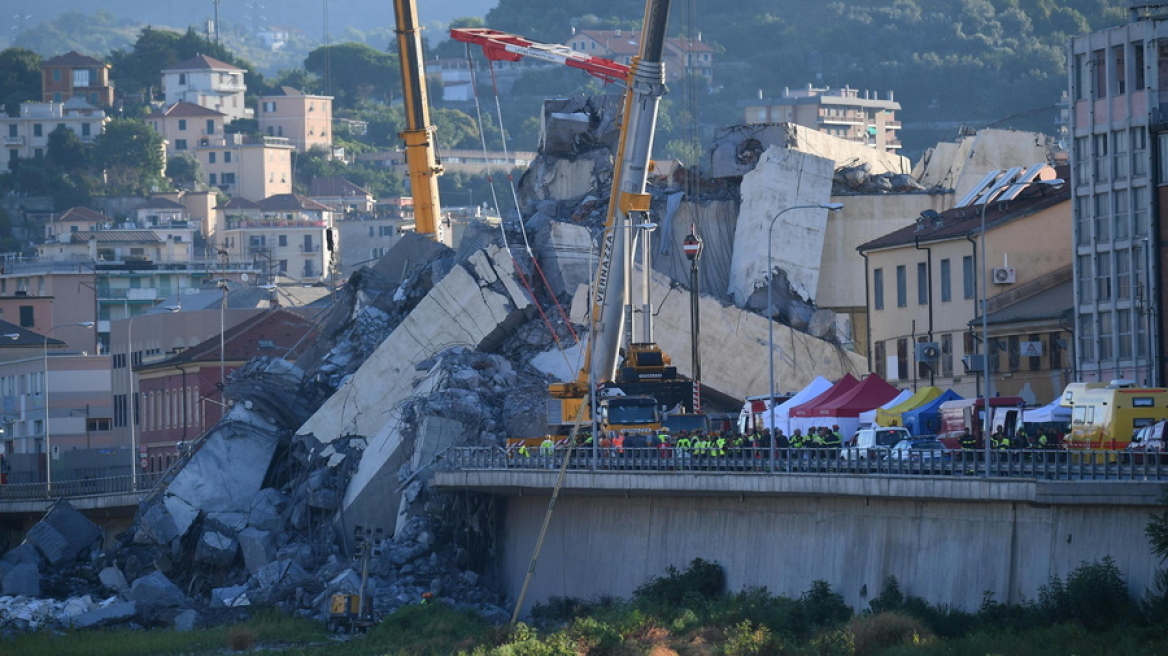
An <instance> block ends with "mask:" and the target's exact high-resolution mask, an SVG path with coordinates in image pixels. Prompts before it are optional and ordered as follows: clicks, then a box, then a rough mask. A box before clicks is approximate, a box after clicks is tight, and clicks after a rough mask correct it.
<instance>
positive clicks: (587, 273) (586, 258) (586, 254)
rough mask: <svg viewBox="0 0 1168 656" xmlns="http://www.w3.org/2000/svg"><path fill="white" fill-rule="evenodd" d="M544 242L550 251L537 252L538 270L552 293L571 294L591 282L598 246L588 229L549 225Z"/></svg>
mask: <svg viewBox="0 0 1168 656" xmlns="http://www.w3.org/2000/svg"><path fill="white" fill-rule="evenodd" d="M547 243H548V245H549V246H550V248H546V249H541V250H540V268H541V269H542V270H543V272H544V276H546V277H547V282H548V287H549V288H550V289H551V291H552V293H553V294H555V295H556V296H561V295H563V294H570V293H572V292H573V291H575V289H576V287H577V286H579V285H582V284H587V283H588V282H589V281H590V280H592V276H593V275H594V274H595V272H596V261H597V253H596V250H597V246H596V244H595V243H594V242H593V241H592V233H591V232H589V230H588V229H587V228H584V227H582V226H575V225H572V224H569V223H564V222H563V221H552V222H551V223H550V224H548V236H547Z"/></svg>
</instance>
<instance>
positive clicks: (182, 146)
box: [174, 139, 187, 150]
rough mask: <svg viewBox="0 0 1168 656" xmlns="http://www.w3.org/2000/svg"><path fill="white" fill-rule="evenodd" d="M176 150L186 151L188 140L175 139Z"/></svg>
mask: <svg viewBox="0 0 1168 656" xmlns="http://www.w3.org/2000/svg"><path fill="white" fill-rule="evenodd" d="M174 149H175V150H186V149H187V140H186V139H175V140H174Z"/></svg>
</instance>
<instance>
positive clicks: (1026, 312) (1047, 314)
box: [970, 280, 1075, 324]
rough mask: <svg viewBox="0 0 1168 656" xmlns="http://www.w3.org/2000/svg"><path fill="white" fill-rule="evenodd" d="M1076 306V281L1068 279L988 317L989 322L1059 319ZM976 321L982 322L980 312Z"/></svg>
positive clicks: (991, 313)
mask: <svg viewBox="0 0 1168 656" xmlns="http://www.w3.org/2000/svg"><path fill="white" fill-rule="evenodd" d="M1074 307H1075V281H1074V280H1067V281H1066V282H1062V283H1059V284H1057V285H1055V286H1053V287H1051V288H1050V289H1047V290H1045V291H1041V292H1038V293H1037V294H1034V295H1032V296H1027V297H1026V298H1023V299H1020V300H1019V301H1017V302H1015V303H1011V304H1009V305H1007V306H1005V307H1003V308H1001V309H1000V310H997V311H996V312H990V315H989V316H988V317H987V320H988V322H989V323H992V324H1002V323H1014V322H1016V321H1037V320H1041V319H1048V320H1049V319H1058V318H1059V317H1061V316H1063V315H1064V314H1065V313H1067V312H1070V311H1072V310H1073V309H1074ZM974 321H976V322H978V323H980V322H981V316H980V314H979V316H978V317H976V318H975V319H974V320H973V321H970V324H974Z"/></svg>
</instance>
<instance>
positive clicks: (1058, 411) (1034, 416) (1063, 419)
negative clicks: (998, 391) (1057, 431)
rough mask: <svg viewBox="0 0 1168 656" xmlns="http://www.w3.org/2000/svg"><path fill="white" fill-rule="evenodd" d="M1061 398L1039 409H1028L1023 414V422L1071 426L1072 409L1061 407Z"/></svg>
mask: <svg viewBox="0 0 1168 656" xmlns="http://www.w3.org/2000/svg"><path fill="white" fill-rule="evenodd" d="M1060 402H1062V399H1061V398H1058V399H1055V400H1054V401H1051V402H1050V403H1049V404H1047V405H1044V406H1042V407H1039V408H1027V409H1026V410H1024V411H1023V412H1022V422H1023V423H1026V424H1069V423H1071V409H1070V408H1068V407H1066V406H1062V405H1059V403H1060Z"/></svg>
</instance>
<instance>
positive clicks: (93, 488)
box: [0, 472, 162, 501]
mask: <svg viewBox="0 0 1168 656" xmlns="http://www.w3.org/2000/svg"><path fill="white" fill-rule="evenodd" d="M161 477H162V472H148V473H142V474H138V485H137V487H136V488H135V487H134V479H133V477H132V476H129V475H126V476H109V477H107V478H84V479H70V480H64V481H53V485H52V489H51V490H50V488H49V484H48V483H45V482H43V481H42V482H40V483H18V484H15V485H0V501H37V500H42V499H59V498H61V497H67V498H75V497H92V496H103V495H113V494H129V493H132V492H138V493H140V494H146V493H147V492H149V491H150V488H152V487H153V486H154V484H155V483H156V482H158V479H159V478H161Z"/></svg>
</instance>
